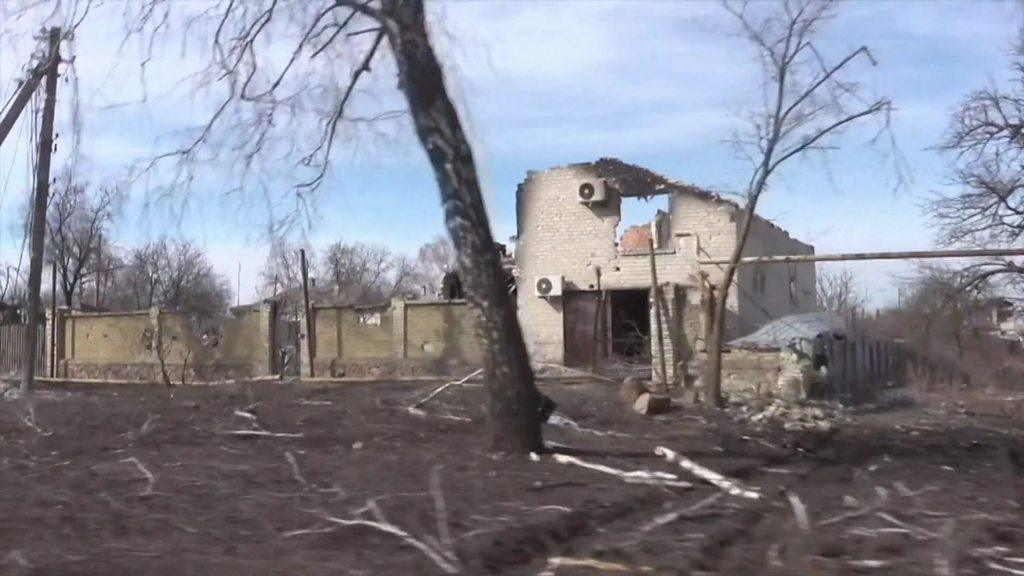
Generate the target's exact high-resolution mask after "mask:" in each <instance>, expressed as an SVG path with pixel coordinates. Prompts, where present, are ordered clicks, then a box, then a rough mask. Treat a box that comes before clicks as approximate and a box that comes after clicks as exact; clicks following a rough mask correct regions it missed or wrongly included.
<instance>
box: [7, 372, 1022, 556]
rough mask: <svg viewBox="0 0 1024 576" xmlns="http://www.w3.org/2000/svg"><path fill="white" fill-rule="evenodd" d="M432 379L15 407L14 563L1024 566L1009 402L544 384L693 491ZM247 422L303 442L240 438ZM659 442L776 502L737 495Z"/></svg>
mask: <svg viewBox="0 0 1024 576" xmlns="http://www.w3.org/2000/svg"><path fill="white" fill-rule="evenodd" d="M428 390H429V387H427V386H424V385H422V384H421V385H399V384H368V385H358V386H356V385H347V386H335V387H330V388H319V389H314V388H309V387H297V386H288V385H273V384H261V385H252V386H235V387H215V388H202V387H192V388H188V389H175V390H172V391H168V390H167V389H163V388H155V387H153V388H150V387H137V388H135V387H133V388H128V387H118V388H88V389H83V388H76V389H49V390H45V391H42V392H41V393H40V395H39V398H38V399H37V401H36V406H35V411H36V421H37V423H38V426H39V430H35V429H32V428H30V427H29V426H28V425H26V424H25V423H24V422H23V421H22V420H21V419H20V412H19V404H16V403H12V402H4V403H2V405H0V485H2V486H3V488H2V489H0V518H2V521H0V573H3V574H168V575H172V574H173V575H179V574H218V575H235V574H239V575H242V574H244V575H247V576H250V575H254V574H261V575H262V574H289V575H294V574H303V575H315V574H331V575H337V574H353V575H354V574H382V575H392V574H396V575H397V574H443V573H445V571H449V572H454V571H458V572H460V573H464V574H473V575H475V574H492V573H493V574H553V575H557V576H567V575H572V574H616V573H618V574H622V573H650V574H731V575H734V574H860V573H863V574H901V575H906V574H929V575H943V574H949V575H952V574H958V575H966V574H1024V510H1022V509H1021V503H1022V498H1024V494H1022V492H1021V491H1022V480H1021V479H1022V476H1021V473H1022V472H1021V470H1020V469H1019V467H1018V465H1019V464H1020V463H1019V462H1018V461H1017V460H1016V458H1019V456H1020V455H1021V454H1024V437H1022V434H1021V429H1020V428H1017V429H1014V426H1013V423H1012V422H1011V421H1010V420H1009V419H1005V418H998V417H989V416H970V415H964V414H947V413H940V412H933V411H928V410H924V409H921V408H913V409H901V410H891V411H881V412H875V413H870V414H861V415H857V416H855V417H854V418H853V421H852V422H849V423H843V424H842V425H841V426H840V429H839V432H838V433H836V434H834V435H832V436H822V435H816V434H810V433H790V432H786V431H784V430H782V429H781V427H778V426H767V427H765V428H764V429H759V428H757V427H755V426H754V425H751V424H748V423H745V422H737V421H734V420H733V419H732V418H730V417H729V416H728V415H725V414H722V413H714V412H709V411H705V410H700V409H696V408H690V409H685V410H683V409H680V410H675V411H673V412H672V413H670V414H668V415H664V416H660V417H657V418H644V417H642V416H638V415H634V414H631V413H627V412H625V411H624V410H623V409H621V408H620V406H619V404H618V403H617V399H616V394H615V390H614V389H613V388H612V387H610V386H609V385H607V384H599V383H580V384H575V385H571V384H557V385H555V384H552V385H545V386H544V390H545V392H546V393H547V394H549V395H550V396H552V397H553V398H554V399H555V400H556V401H557V402H558V403H559V412H558V414H560V415H563V416H565V417H566V418H568V419H571V421H573V422H575V423H576V424H577V425H578V426H580V427H583V428H584V429H586V430H579V429H574V428H572V427H571V426H566V425H564V421H561V420H559V421H560V422H563V426H553V425H548V426H546V429H545V434H546V438H547V440H549V441H550V442H551V443H552V445H553V446H556V447H557V449H558V450H559V451H562V452H565V453H569V454H573V455H575V456H577V457H579V458H581V459H583V460H584V461H586V462H591V463H596V464H602V465H606V466H611V467H614V468H617V469H623V470H649V471H658V472H662V473H672V474H676V475H677V476H678V479H679V480H685V481H689V482H692V483H693V487H692V488H689V489H687V488H680V487H671V486H662V485H647V484H638V483H627V482H626V481H624V480H623V479H621V478H619V477H616V476H613V475H610V474H607V473H603V472H599V471H595V470H589V469H584V468H580V467H577V466H572V465H566V464H559V463H556V462H554V461H553V459H552V456H550V455H544V456H541V457H540V461H539V462H535V461H531V460H530V459H528V458H525V457H517V458H497V457H493V456H491V455H488V454H487V453H486V451H485V444H486V436H485V433H484V423H483V420H482V415H483V413H484V412H483V402H484V392H483V390H482V389H481V388H478V387H474V388H468V387H466V388H453V389H450V390H449V391H446V392H444V393H443V394H441V395H440V396H438V397H437V398H435V399H434V400H432V401H431V402H430V403H428V404H426V405H425V406H424V410H425V411H426V412H427V414H426V415H419V416H417V415H414V414H410V413H408V412H407V411H405V410H404V409H403V408H404V406H406V405H408V404H409V403H410V402H411V399H412V398H415V397H417V396H418V395H422V394H424V393H426V392H427V391H428ZM236 411H240V413H236ZM467 419H468V420H467ZM254 424H255V425H256V426H258V427H259V430H262V431H269V432H272V433H278V434H286V435H287V436H257V437H246V436H237V435H232V434H229V433H228V432H231V431H239V430H252V429H254V428H253V426H254ZM597 432H604V433H607V432H614V435H606V434H599V433H597ZM657 446H666V447H669V448H671V449H673V450H676V451H678V452H680V453H682V454H685V455H686V456H688V457H690V458H692V459H694V460H695V461H697V462H699V463H700V464H702V465H704V466H706V467H708V468H711V469H713V470H716V471H718V472H720V473H722V474H725V475H726V476H729V477H731V478H734V479H736V480H737V481H738V482H739V483H741V484H742V485H743V487H744V488H750V489H757V490H758V491H759V492H760V493H761V494H762V497H761V498H758V499H749V498H742V497H737V496H731V495H726V494H724V493H723V492H722V491H721V490H719V489H718V488H716V487H714V486H712V485H710V484H707V483H705V482H703V481H701V480H698V479H697V478H695V477H693V476H692V475H691V474H689V473H688V472H687V471H685V470H683V469H681V468H679V467H678V466H677V465H675V464H672V463H669V462H666V461H665V460H664V459H662V458H660V457H658V456H656V455H655V454H654V452H653V451H654V449H655V447H657ZM1015 462H1017V464H1015ZM147 475H152V480H150V479H148V478H147ZM801 509H806V523H805V522H803V521H802V520H800V519H799V515H800V511H801ZM351 520H361V521H374V522H380V521H386V522H387V523H389V524H390V525H393V527H395V528H397V529H398V530H400V531H402V533H403V534H407V535H408V536H409V537H411V538H412V539H415V543H410V542H409V541H408V540H403V539H402V537H401V534H398V533H387V532H383V531H380V530H378V529H375V528H372V527H369V526H367V525H365V524H354V525H353V524H351V523H350V522H349V521H351ZM393 532H394V531H393ZM431 555H432V556H433V557H434V559H432V558H431Z"/></svg>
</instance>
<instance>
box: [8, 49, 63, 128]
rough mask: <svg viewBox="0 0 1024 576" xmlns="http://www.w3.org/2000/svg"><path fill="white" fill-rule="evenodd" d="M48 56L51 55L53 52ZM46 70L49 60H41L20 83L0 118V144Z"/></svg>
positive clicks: (12, 126)
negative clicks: (18, 88)
mask: <svg viewBox="0 0 1024 576" xmlns="http://www.w3.org/2000/svg"><path fill="white" fill-rule="evenodd" d="M50 56H53V54H51V55H50ZM47 70H49V62H41V63H39V64H38V65H37V66H36V67H35V68H33V69H32V71H31V72H29V74H28V78H26V79H25V82H24V83H23V84H22V85H21V90H19V91H18V94H17V95H16V96H15V97H14V100H13V101H12V102H11V107H10V108H9V109H8V110H7V114H4V117H3V118H0V144H3V143H4V140H6V139H7V135H8V134H10V133H11V128H14V123H15V122H17V121H18V117H19V116H21V112H22V110H24V109H25V106H26V105H27V104H28V101H29V100H31V99H32V94H33V93H35V91H36V88H38V87H39V82H40V81H42V79H43V77H44V76H45V75H46V71H47Z"/></svg>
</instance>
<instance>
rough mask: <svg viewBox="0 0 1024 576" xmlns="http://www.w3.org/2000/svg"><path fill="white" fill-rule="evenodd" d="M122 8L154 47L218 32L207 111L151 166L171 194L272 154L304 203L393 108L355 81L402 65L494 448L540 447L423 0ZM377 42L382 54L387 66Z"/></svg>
mask: <svg viewBox="0 0 1024 576" xmlns="http://www.w3.org/2000/svg"><path fill="white" fill-rule="evenodd" d="M180 11H185V13H184V14H183V13H181V12H180ZM126 16H127V18H128V20H129V26H130V30H131V32H130V33H131V34H140V35H142V36H143V38H144V42H145V43H146V44H147V45H149V46H152V45H154V44H153V43H150V42H149V41H150V40H153V39H154V38H156V37H158V36H161V35H167V34H172V33H174V34H179V33H180V34H181V35H182V36H183V37H184V38H186V41H187V42H192V43H194V42H195V41H196V40H197V39H199V38H203V36H202V34H201V31H202V30H203V29H204V27H205V29H206V30H212V31H213V36H212V38H208V39H209V40H210V42H209V43H208V44H206V45H205V46H202V47H201V49H202V51H203V54H204V55H206V57H207V58H208V59H209V60H208V66H207V67H206V69H205V70H204V71H203V72H202V73H200V74H198V75H197V76H196V78H199V79H200V80H201V81H202V82H205V85H204V87H205V88H209V89H210V90H209V92H208V93H210V94H214V95H216V96H215V97H216V98H218V100H217V102H216V104H215V105H214V108H213V112H212V114H211V115H210V116H209V119H208V121H207V122H206V123H204V124H203V125H202V126H201V127H199V128H198V129H197V130H195V132H194V133H193V134H192V135H191V137H190V138H189V139H188V140H187V141H186V142H185V143H184V144H183V145H182V146H181V147H180V148H178V149H176V150H172V151H171V152H169V153H168V154H165V155H163V156H161V157H159V158H156V159H154V161H153V162H151V163H149V166H154V165H160V164H163V163H165V162H171V163H176V164H177V166H178V167H179V169H178V170H175V171H174V174H177V175H183V176H182V177H181V178H180V179H177V180H175V181H174V182H172V183H171V185H170V186H169V187H168V188H169V189H170V190H171V191H172V192H175V193H177V191H178V190H180V189H181V187H180V186H177V185H178V184H184V185H187V184H188V183H189V182H191V180H192V177H191V172H190V171H189V167H190V166H195V165H196V164H197V163H198V162H202V161H204V160H205V161H209V162H217V163H218V165H220V166H222V167H223V166H224V163H225V160H226V158H227V157H230V158H234V159H235V160H236V161H237V165H239V166H241V167H242V169H243V171H244V172H245V173H249V172H251V170H252V169H253V168H254V167H255V166H260V165H266V163H267V162H268V161H271V160H274V161H281V160H282V159H283V158H292V159H297V162H296V164H297V167H296V170H295V171H294V172H295V173H298V174H301V175H303V177H302V178H301V179H300V181H299V182H298V183H297V184H296V185H295V187H294V188H293V189H292V192H293V196H292V198H293V200H294V204H295V206H297V207H298V209H304V208H305V207H307V206H308V202H309V199H310V197H311V195H312V194H314V193H315V192H316V191H317V190H318V189H320V185H321V184H322V182H323V181H324V177H325V174H326V172H327V169H328V167H329V166H330V164H331V160H332V153H333V152H334V149H335V145H336V144H337V143H338V141H339V140H341V138H342V137H343V135H345V134H351V131H352V129H354V128H360V127H366V126H367V125H369V124H370V123H372V122H373V121H376V120H380V119H382V118H387V117H392V116H394V111H389V110H383V111H381V110H377V111H369V114H367V112H368V110H367V107H366V106H362V107H360V105H358V104H361V103H362V102H361V101H359V102H358V103H357V102H356V101H357V100H358V99H357V98H354V97H353V94H355V93H356V89H357V86H359V85H360V84H361V83H364V84H365V83H367V82H370V81H371V80H372V78H371V76H372V75H371V70H372V69H373V67H374V66H380V65H383V66H389V65H393V66H394V67H395V68H396V69H397V73H398V74H397V76H398V87H399V89H400V91H401V93H402V94H403V95H404V97H405V101H406V103H407V104H408V111H409V113H410V115H411V117H412V120H413V124H414V127H415V130H416V134H417V136H418V137H419V142H420V144H421V145H422V146H423V149H424V151H425V152H426V154H427V156H428V159H429V160H430V163H431V166H432V167H433V169H434V173H435V176H436V178H437V181H438V187H439V190H440V198H441V203H442V204H443V206H444V212H445V224H446V228H447V231H448V233H449V235H450V236H451V238H452V241H453V244H454V246H455V250H456V253H457V255H458V260H457V261H458V266H459V268H460V270H461V271H462V276H463V279H464V285H465V287H466V290H467V293H468V296H469V298H468V300H469V302H470V304H471V305H472V307H473V308H474V309H475V310H476V312H477V313H478V314H479V332H480V337H481V339H482V341H483V342H484V343H485V349H486V351H487V353H486V354H485V358H486V361H485V369H486V371H487V374H488V376H489V377H488V381H489V382H490V396H491V402H490V413H489V414H490V419H489V420H490V424H491V443H492V447H493V448H494V449H495V450H498V451H507V452H520V453H522V452H529V451H538V450H541V449H543V443H542V442H541V427H540V424H541V417H542V406H543V405H544V404H545V402H544V401H543V397H542V396H541V394H540V393H539V391H538V390H537V388H536V386H535V384H534V378H533V372H532V370H531V369H530V365H529V358H528V356H527V352H526V345H525V342H524V341H523V337H522V333H521V331H520V328H519V323H518V320H517V318H516V314H515V309H514V307H513V303H512V300H511V298H510V296H509V294H508V292H507V289H506V286H505V279H504V275H503V272H502V269H501V262H500V260H499V258H498V254H497V252H496V251H495V250H494V240H493V236H492V234H491V229H490V223H489V222H488V220H487V214H486V211H485V208H484V202H483V197H482V194H481V191H480V182H479V179H478V176H477V173H476V166H475V163H474V159H473V153H472V150H471V148H470V145H469V142H468V140H467V138H466V135H465V133H464V131H463V129H462V125H461V122H460V119H459V115H458V113H457V111H456V109H455V107H454V106H453V105H452V102H451V100H450V98H449V97H448V93H447V89H446V87H445V77H444V74H443V71H442V67H441V64H440V62H439V61H438V59H437V56H436V54H435V52H434V49H433V46H432V45H431V41H430V37H429V35H428V33H427V23H426V16H425V13H424V6H423V2H422V0H330V1H329V0H320V1H308V2H292V3H282V2H278V1H277V0H252V1H246V2H237V1H233V0H225V1H221V2H217V3H214V4H212V5H209V6H205V5H204V6H202V7H201V8H197V7H195V6H193V5H191V4H190V3H183V2H172V1H169V0H148V1H146V2H143V3H141V4H139V5H134V6H129V7H128V9H127V10H126ZM271 38H273V40H271ZM275 41H276V42H277V43H276V44H274V42H275ZM385 41H386V42H385ZM271 45H273V47H274V50H273V51H274V53H279V51H280V50H282V49H283V50H285V52H284V53H285V54H287V55H286V56H285V57H284V58H283V59H277V58H268V57H266V54H267V52H268V51H270V46H271ZM382 46H387V47H388V48H390V50H389V52H390V55H391V61H390V62H388V61H387V60H386V56H382V54H383V53H384V51H383V50H381V47H382ZM214 88H215V89H214ZM360 111H362V112H363V113H362V114H361V113H360ZM310 129H312V132H313V133H312V135H310V133H309V130H310ZM257 160H261V162H257ZM238 181H239V182H242V183H243V184H244V183H247V182H251V180H246V179H244V178H239V180H238Z"/></svg>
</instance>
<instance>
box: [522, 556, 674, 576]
mask: <svg viewBox="0 0 1024 576" xmlns="http://www.w3.org/2000/svg"><path fill="white" fill-rule="evenodd" d="M561 567H576V568H592V569H594V570H600V571H602V572H625V573H627V574H636V573H637V572H640V573H644V574H646V573H648V572H653V571H654V570H653V569H652V568H651V567H650V566H630V565H628V564H620V563H618V562H606V561H604V560H595V559H593V558H566V557H564V556H554V557H552V558H548V563H547V565H546V566H544V570H542V571H541V572H540V574H538V576H555V569H556V568H561Z"/></svg>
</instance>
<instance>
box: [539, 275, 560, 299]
mask: <svg viewBox="0 0 1024 576" xmlns="http://www.w3.org/2000/svg"><path fill="white" fill-rule="evenodd" d="M533 289H534V291H535V292H536V293H537V296H540V297H541V298H552V297H554V296H561V295H562V277H561V276H541V277H540V278H537V282H536V283H535V284H534V285H533Z"/></svg>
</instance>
